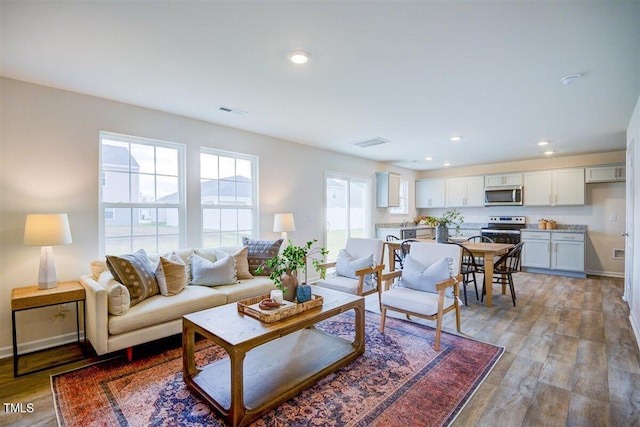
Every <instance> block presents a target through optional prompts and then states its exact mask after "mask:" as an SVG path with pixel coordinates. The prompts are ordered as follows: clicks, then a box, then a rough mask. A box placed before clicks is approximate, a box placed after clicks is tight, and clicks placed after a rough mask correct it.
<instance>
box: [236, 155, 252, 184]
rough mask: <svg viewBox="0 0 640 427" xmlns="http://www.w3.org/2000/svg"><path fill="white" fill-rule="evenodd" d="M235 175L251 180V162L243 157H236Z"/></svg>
mask: <svg viewBox="0 0 640 427" xmlns="http://www.w3.org/2000/svg"><path fill="white" fill-rule="evenodd" d="M236 175H237V176H241V177H243V178H247V179H248V180H249V181H251V178H252V176H251V162H250V161H249V160H244V159H236Z"/></svg>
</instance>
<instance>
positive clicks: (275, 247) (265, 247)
mask: <svg viewBox="0 0 640 427" xmlns="http://www.w3.org/2000/svg"><path fill="white" fill-rule="evenodd" d="M282 241H283V239H278V240H252V239H248V238H246V237H243V238H242V244H243V245H245V246H248V247H249V253H248V254H247V260H248V261H249V272H250V273H251V274H253V275H254V276H256V275H258V276H268V275H270V274H271V271H270V270H269V269H268V268H265V269H264V271H262V273H260V274H256V268H258V267H260V266H262V265H264V263H265V262H266V261H267V260H268V259H271V258H273V257H274V256H276V255H278V252H280V246H281V245H282Z"/></svg>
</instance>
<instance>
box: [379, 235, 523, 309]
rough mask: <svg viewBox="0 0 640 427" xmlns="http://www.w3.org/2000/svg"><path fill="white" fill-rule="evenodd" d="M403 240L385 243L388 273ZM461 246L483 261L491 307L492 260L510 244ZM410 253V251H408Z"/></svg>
mask: <svg viewBox="0 0 640 427" xmlns="http://www.w3.org/2000/svg"><path fill="white" fill-rule="evenodd" d="M413 241H415V242H423V243H436V241H435V240H433V239H414V240H413ZM402 242H403V240H394V241H391V242H385V246H386V247H387V256H388V259H389V271H394V270H395V264H396V261H395V253H396V251H399V250H400V245H402ZM460 244H461V245H462V246H464V247H465V248H467V249H469V251H470V252H471V254H472V255H473V256H475V257H478V258H480V257H482V258H483V260H484V283H485V286H484V287H485V292H486V296H487V301H486V304H487V307H491V303H492V299H493V260H494V258H495V257H497V256H501V255H504V254H506V253H507V252H508V251H509V249H511V248H512V247H513V244H511V243H484V242H466V241H465V242H460ZM409 252H411V250H409ZM502 294H503V295H506V286H505V284H504V283H503V284H502Z"/></svg>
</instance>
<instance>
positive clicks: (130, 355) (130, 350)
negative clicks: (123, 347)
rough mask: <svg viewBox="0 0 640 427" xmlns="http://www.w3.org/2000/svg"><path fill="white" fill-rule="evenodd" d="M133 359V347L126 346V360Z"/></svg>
mask: <svg viewBox="0 0 640 427" xmlns="http://www.w3.org/2000/svg"><path fill="white" fill-rule="evenodd" d="M132 360H133V347H127V362H131V361H132Z"/></svg>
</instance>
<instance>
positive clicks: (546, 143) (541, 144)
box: [538, 141, 549, 146]
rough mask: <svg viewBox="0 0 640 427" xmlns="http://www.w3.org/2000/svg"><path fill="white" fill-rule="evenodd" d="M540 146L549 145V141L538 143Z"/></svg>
mask: <svg viewBox="0 0 640 427" xmlns="http://www.w3.org/2000/svg"><path fill="white" fill-rule="evenodd" d="M538 145H539V146H543V145H549V141H540V142H538Z"/></svg>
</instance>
